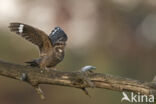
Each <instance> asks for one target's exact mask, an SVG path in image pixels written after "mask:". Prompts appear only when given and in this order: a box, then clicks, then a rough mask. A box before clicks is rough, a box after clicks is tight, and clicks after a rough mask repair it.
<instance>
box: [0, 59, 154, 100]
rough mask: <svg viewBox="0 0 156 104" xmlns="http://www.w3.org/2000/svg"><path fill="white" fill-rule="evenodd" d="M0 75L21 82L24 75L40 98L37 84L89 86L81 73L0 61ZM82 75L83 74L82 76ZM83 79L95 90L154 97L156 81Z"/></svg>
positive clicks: (105, 77) (108, 77) (91, 76)
mask: <svg viewBox="0 0 156 104" xmlns="http://www.w3.org/2000/svg"><path fill="white" fill-rule="evenodd" d="M0 75H2V76H5V77H9V78H13V79H17V80H21V79H23V78H22V77H23V75H26V77H25V78H24V81H25V82H27V83H29V84H30V85H32V86H33V87H34V88H35V89H36V91H37V93H38V94H40V95H41V98H44V96H43V92H42V90H41V89H40V88H39V86H38V85H39V84H50V85H60V86H68V87H75V88H80V89H83V88H88V87H91V86H90V84H88V83H84V81H83V76H82V73H81V72H60V71H54V70H50V71H49V72H47V71H43V72H42V73H41V70H40V69H39V68H34V67H30V66H24V65H17V64H12V63H8V62H4V61H0ZM83 75H84V74H83ZM85 77H86V78H87V79H88V80H90V81H91V82H92V83H93V85H94V87H95V88H104V89H109V90H115V91H132V92H135V93H140V94H144V95H151V94H152V95H154V96H156V81H151V82H142V81H138V80H132V79H129V78H122V77H117V76H112V75H108V74H101V73H90V74H85Z"/></svg>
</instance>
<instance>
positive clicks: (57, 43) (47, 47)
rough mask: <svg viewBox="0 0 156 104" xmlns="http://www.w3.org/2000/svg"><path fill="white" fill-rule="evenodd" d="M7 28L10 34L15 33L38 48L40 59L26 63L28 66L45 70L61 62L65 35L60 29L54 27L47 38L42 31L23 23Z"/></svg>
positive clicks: (65, 39)
mask: <svg viewBox="0 0 156 104" xmlns="http://www.w3.org/2000/svg"><path fill="white" fill-rule="evenodd" d="M9 28H10V30H11V31H12V32H16V34H18V35H20V36H22V37H23V38H25V39H26V40H28V41H30V42H32V43H33V44H35V45H37V46H38V48H39V50H40V57H39V58H37V59H35V60H33V61H31V62H26V63H28V64H29V65H31V66H36V67H40V68H42V69H46V68H49V67H54V66H56V65H57V64H58V63H59V62H61V61H62V60H63V58H64V48H65V45H66V41H67V35H66V34H65V32H64V31H63V30H62V29H61V28H60V27H56V28H55V29H54V30H53V31H52V32H51V34H50V35H49V36H48V35H47V34H46V33H44V32H43V31H41V30H39V29H37V28H34V27H32V26H29V25H26V24H23V23H16V22H15V23H10V26H9Z"/></svg>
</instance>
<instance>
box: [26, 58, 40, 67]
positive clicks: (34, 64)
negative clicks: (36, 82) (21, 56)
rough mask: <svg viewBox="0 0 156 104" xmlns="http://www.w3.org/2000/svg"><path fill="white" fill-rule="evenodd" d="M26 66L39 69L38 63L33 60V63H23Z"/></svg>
mask: <svg viewBox="0 0 156 104" xmlns="http://www.w3.org/2000/svg"><path fill="white" fill-rule="evenodd" d="M25 63H26V64H27V65H29V66H32V67H39V65H38V63H37V62H36V61H35V60H33V61H27V62H25Z"/></svg>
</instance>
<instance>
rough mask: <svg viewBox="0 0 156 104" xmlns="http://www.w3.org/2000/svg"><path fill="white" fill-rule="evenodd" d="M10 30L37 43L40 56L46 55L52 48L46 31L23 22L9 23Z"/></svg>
mask: <svg viewBox="0 0 156 104" xmlns="http://www.w3.org/2000/svg"><path fill="white" fill-rule="evenodd" d="M9 28H10V30H11V31H12V32H15V33H16V34H18V35H20V36H22V37H23V38H25V39H26V40H28V41H30V42H32V43H33V44H35V45H37V46H38V47H39V50H40V56H44V55H47V54H48V53H49V52H50V51H51V50H52V44H51V41H50V39H49V37H48V35H47V34H46V33H44V32H43V31H42V30H39V29H37V28H35V27H32V26H30V25H27V24H23V23H17V22H15V23H10V26H9Z"/></svg>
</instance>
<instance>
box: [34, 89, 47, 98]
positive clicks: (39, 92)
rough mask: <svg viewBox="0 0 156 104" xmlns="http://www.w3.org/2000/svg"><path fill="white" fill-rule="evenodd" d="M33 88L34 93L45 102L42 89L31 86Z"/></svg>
mask: <svg viewBox="0 0 156 104" xmlns="http://www.w3.org/2000/svg"><path fill="white" fill-rule="evenodd" d="M33 87H34V88H35V90H36V92H37V93H38V94H39V95H40V98H41V99H42V100H45V96H44V93H43V91H42V89H41V88H40V87H39V86H33Z"/></svg>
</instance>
